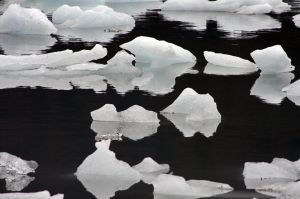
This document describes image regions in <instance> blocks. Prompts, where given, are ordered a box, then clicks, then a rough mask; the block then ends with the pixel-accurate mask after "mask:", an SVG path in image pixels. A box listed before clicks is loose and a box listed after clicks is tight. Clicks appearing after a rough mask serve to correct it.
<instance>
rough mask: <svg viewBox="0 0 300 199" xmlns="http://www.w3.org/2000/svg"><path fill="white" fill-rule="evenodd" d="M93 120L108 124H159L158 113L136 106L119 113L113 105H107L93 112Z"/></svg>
mask: <svg viewBox="0 0 300 199" xmlns="http://www.w3.org/2000/svg"><path fill="white" fill-rule="evenodd" d="M91 116H92V118H93V120H96V121H106V122H120V121H121V122H135V123H159V119H158V117H157V113H155V112H153V111H148V110H146V109H144V108H143V107H141V106H138V105H134V106H131V107H129V108H128V109H126V110H124V111H121V112H117V110H116V107H115V106H114V105H112V104H106V105H104V106H103V107H101V108H100V109H98V110H95V111H93V112H91Z"/></svg>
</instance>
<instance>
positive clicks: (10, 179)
mask: <svg viewBox="0 0 300 199" xmlns="http://www.w3.org/2000/svg"><path fill="white" fill-rule="evenodd" d="M0 170H1V169H0ZM0 175H1V174H0ZM34 179H35V178H34V177H30V176H28V175H9V176H7V177H6V178H5V182H6V190H7V191H22V190H23V189H24V188H25V187H27V186H28V185H29V184H30V183H31V182H32V181H34Z"/></svg>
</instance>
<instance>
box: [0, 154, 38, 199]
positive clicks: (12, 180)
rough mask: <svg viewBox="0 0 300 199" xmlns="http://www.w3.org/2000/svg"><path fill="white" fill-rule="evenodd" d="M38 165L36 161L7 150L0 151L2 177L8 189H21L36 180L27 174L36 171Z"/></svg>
mask: <svg viewBox="0 0 300 199" xmlns="http://www.w3.org/2000/svg"><path fill="white" fill-rule="evenodd" d="M37 167H38V164H37V162H35V161H26V160H22V159H21V158H18V157H16V156H14V155H11V154H9V153H5V152H2V153H0V179H5V182H6V190H8V191H21V190H23V189H24V188H25V187H27V186H28V185H29V184H30V183H31V182H32V181H33V180H34V177H30V176H28V175H27V174H29V173H34V172H35V170H36V169H37ZM0 198H1V196H0Z"/></svg>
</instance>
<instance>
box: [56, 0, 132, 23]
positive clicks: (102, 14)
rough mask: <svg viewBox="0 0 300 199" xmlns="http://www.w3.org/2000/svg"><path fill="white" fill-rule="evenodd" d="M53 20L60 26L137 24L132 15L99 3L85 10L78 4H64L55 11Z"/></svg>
mask: <svg viewBox="0 0 300 199" xmlns="http://www.w3.org/2000/svg"><path fill="white" fill-rule="evenodd" d="M95 19H97V20H95ZM91 21H92V22H93V23H91ZM53 22H54V23H55V24H58V27H59V28H103V27H120V26H129V25H130V26H134V25H135V20H134V18H133V17H132V16H130V15H127V14H124V13H119V12H115V11H114V10H113V9H112V8H109V7H107V6H105V5H99V6H97V7H95V8H93V9H90V10H85V11H83V10H81V8H80V7H78V6H69V5H63V6H61V7H59V8H58V9H57V10H56V11H54V12H53Z"/></svg>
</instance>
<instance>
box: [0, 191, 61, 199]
mask: <svg viewBox="0 0 300 199" xmlns="http://www.w3.org/2000/svg"><path fill="white" fill-rule="evenodd" d="M63 198H64V195H63V194H57V195H54V196H51V195H50V193H49V192H48V191H41V192H36V193H2V194H0V199H63Z"/></svg>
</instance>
